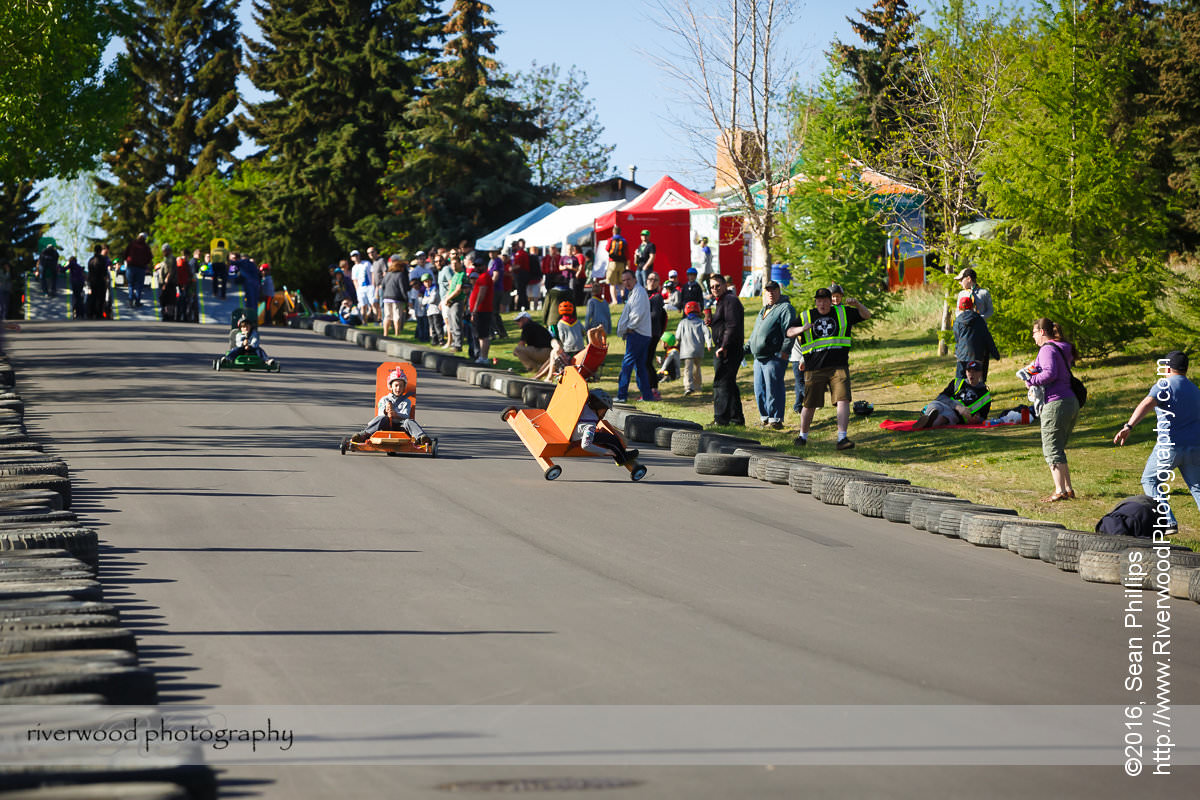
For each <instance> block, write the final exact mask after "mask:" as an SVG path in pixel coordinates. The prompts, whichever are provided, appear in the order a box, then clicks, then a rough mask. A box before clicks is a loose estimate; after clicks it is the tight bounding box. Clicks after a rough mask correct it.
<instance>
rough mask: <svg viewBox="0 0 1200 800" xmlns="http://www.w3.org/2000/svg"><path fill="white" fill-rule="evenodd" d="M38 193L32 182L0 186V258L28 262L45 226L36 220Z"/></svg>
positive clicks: (18, 182)
mask: <svg viewBox="0 0 1200 800" xmlns="http://www.w3.org/2000/svg"><path fill="white" fill-rule="evenodd" d="M39 199H40V192H38V191H37V190H35V188H34V185H33V181H13V182H10V183H0V259H3V260H6V261H11V262H12V263H13V266H14V267H15V266H16V264H17V262H18V260H20V261H27V262H29V263H32V262H31V259H32V257H33V256H34V255H36V254H37V252H38V239H40V238H41V236H42V231H43V230H45V227H46V226H45V225H43V224H41V222H39V221H38V218H39V216H40V215H39V214H38V210H37V206H38V201H39Z"/></svg>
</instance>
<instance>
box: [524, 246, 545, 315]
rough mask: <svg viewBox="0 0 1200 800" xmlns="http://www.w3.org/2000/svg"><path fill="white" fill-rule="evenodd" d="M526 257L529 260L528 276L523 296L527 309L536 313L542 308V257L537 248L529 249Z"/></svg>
mask: <svg viewBox="0 0 1200 800" xmlns="http://www.w3.org/2000/svg"><path fill="white" fill-rule="evenodd" d="M526 255H527V257H528V259H529V276H528V280H527V282H526V283H525V296H526V297H527V298H528V302H529V308H531V309H533V310H534V311H537V310H538V309H540V308H541V307H542V293H543V289H542V257H541V254H540V253H539V251H538V248H537V247H530V248H529V250H528V252H527V253H526ZM527 310H528V309H527Z"/></svg>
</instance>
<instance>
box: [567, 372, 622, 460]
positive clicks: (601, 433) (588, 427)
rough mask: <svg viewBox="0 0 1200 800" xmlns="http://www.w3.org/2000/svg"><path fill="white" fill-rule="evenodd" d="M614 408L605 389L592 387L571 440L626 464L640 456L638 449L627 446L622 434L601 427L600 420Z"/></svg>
mask: <svg viewBox="0 0 1200 800" xmlns="http://www.w3.org/2000/svg"><path fill="white" fill-rule="evenodd" d="M611 408H612V398H611V397H609V396H608V392H606V391H604V390H603V389H592V390H591V391H590V392H588V397H587V402H585V403H584V405H583V411H582V412H580V414H579V422H577V423H576V425H575V431H574V432H573V433H572V434H571V441H572V442H573V443H575V444H578V445H579V446H580V447H582V448H583V449H584V450H586V451H588V452H589V453H597V454H599V455H604V454H606V453H607V454H608V455H611V456H612V457H613V461H615V462H617V464H619V465H621V466H624V465H625V464H627V463H629V462H630V461H633V460H634V459H636V458H637V457H638V451H637V450H636V449H633V448H626V447H625V443H624V442H623V441H621V437H620V436H616V435H615V434H613V433H611V432H609V431H607V430H605V429H604V428H601V427H599V425H600V420H602V419H604V415H605V414H607V413H608V411H609V409H611Z"/></svg>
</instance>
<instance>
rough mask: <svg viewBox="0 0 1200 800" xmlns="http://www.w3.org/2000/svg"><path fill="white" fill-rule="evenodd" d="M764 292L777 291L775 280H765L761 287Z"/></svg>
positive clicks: (777, 286)
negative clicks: (764, 284) (765, 282)
mask: <svg viewBox="0 0 1200 800" xmlns="http://www.w3.org/2000/svg"><path fill="white" fill-rule="evenodd" d="M763 291H764V292H778V291H779V284H778V283H777V282H776V281H767V285H766V286H764V287H763Z"/></svg>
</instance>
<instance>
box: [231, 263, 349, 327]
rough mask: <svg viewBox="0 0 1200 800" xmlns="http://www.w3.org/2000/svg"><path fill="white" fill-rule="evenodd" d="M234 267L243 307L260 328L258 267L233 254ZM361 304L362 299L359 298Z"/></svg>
mask: <svg viewBox="0 0 1200 800" xmlns="http://www.w3.org/2000/svg"><path fill="white" fill-rule="evenodd" d="M230 257H231V258H233V265H234V267H236V268H237V274H238V277H239V278H240V279H241V282H242V306H243V307H244V308H245V309H246V313H247V314H249V315H250V319H251V320H254V321H255V323H256V324H255V326H254V327H256V328H257V327H258V325H257V321H258V295H259V291H260V290H261V288H262V287H261V284H260V283H259V277H258V267H256V266H254V261H253V260H251V258H250V257H249V256H246V255H240V254H238V253H231V254H230ZM358 299H359V302H361V301H362V298H361V297H360V298H358Z"/></svg>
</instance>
